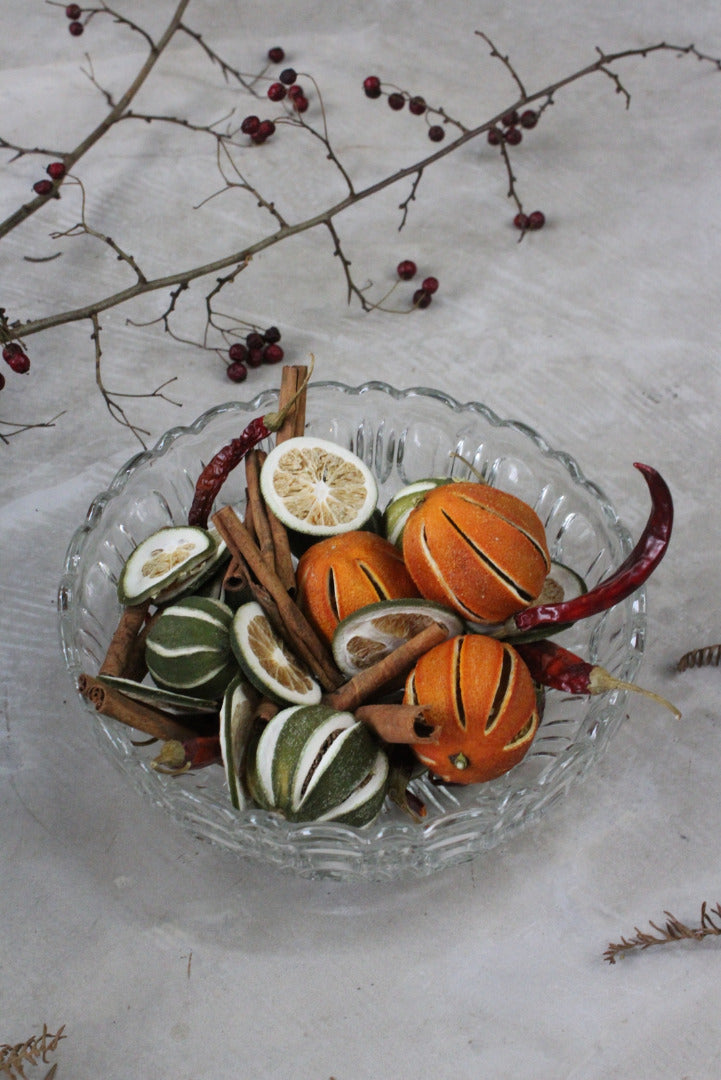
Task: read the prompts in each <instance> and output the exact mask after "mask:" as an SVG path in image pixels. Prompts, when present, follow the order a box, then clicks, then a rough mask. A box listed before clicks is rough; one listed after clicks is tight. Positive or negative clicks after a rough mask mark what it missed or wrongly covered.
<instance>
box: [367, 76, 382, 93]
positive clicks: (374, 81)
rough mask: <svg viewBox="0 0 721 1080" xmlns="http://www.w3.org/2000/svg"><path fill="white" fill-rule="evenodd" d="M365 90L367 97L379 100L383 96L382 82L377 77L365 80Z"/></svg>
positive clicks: (369, 77)
mask: <svg viewBox="0 0 721 1080" xmlns="http://www.w3.org/2000/svg"><path fill="white" fill-rule="evenodd" d="M363 89H364V90H365V95H366V97H369V98H379V97H380V96H381V81H380V79H379V78H378V76H377V75H369V76H368V77H367V78H366V79H364V80H363Z"/></svg>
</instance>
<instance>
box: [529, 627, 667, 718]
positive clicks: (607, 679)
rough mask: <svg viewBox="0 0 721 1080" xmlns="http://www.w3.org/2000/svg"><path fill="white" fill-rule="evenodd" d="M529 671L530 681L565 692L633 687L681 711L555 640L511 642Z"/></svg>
mask: <svg viewBox="0 0 721 1080" xmlns="http://www.w3.org/2000/svg"><path fill="white" fill-rule="evenodd" d="M513 647H514V648H515V649H516V651H517V652H518V653H519V655H520V656H521V659H522V660H523V661H524V663H525V664H526V667H527V668H528V670H529V671H530V672H531V676H532V678H533V681H534V682H536V683H540V685H541V686H548V687H550V688H551V689H553V690H563V691H564V692H565V693H567V694H605V693H606V692H607V691H609V690H632V691H633V692H634V693H637V694H643V695H644V697H648V698H651V699H652V700H653V701H656V702H658V704H659V705H663V706H665V708H667V709H670V710H671V712H672V713H674V715H675V716H676V717H680V716H681V713H680V712H679V710H678V709H677V708H676V706H675V705H672V704H671V702H670V701H666V699H665V698H662V697H660V696H659V695H658V694H655V693H654V692H653V691H652V690H644V689H642V688H641V687H640V686H636V684H635V683H629V682H624V681H623V680H622V679H617V678H616V677H615V676H614V675H611V673H610V672H609V671H606V669H605V668H603V667H600V666H599V665H598V664H589V663H588V661H586V660H583V659H582V658H581V657H580V656H577V655H576V653H573V652H571V651H570V650H569V649H565V648H564V647H563V645H559V644H558V642H556V641H547V640H546V639H545V638H543V639H541V640H539V641H522V642H521V641H519V642H516V643H514V646H513Z"/></svg>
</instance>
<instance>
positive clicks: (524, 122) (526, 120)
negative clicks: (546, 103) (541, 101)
mask: <svg viewBox="0 0 721 1080" xmlns="http://www.w3.org/2000/svg"><path fill="white" fill-rule="evenodd" d="M537 123H538V113H537V112H534V111H533V109H526V111H525V112H522V113H521V127H524V128H528V129H529V130H530V128H534V127H535V126H536V124H537Z"/></svg>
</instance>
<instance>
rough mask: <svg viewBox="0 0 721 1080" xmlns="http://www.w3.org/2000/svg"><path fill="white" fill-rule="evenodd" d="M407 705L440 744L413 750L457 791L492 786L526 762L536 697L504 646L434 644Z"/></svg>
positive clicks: (464, 640) (492, 642) (490, 641)
mask: <svg viewBox="0 0 721 1080" xmlns="http://www.w3.org/2000/svg"><path fill="white" fill-rule="evenodd" d="M404 701H405V702H406V703H407V704H412V705H423V706H425V707H426V708H427V709H428V720H429V722H430V723H433V724H436V725H438V726H439V727H440V737H439V740H438V742H437V743H423V744H418V745H417V746H415V747H414V748H413V749H414V752H415V754H416V756H417V757H418V759H419V760H420V761H421V762H422V763H423V764H424V765H426V766H427V767H428V768H429V769H430V771H431V772H432V773H433V774H434V775H435V776H439V777H440V778H441V779H442V780H446V781H448V782H451V783H456V784H475V783H479V782H481V781H486V780H493V779H495V777H497V776H501V775H503V773H505V772H508V770H509V769H511V768H512V767H513V766H514V765H516V764H518V762H519V761H520V760H521V759H522V758H523V757H524V755H525V754H526V751H527V750H528V748H529V747H530V745H531V743H532V741H533V737H534V735H535V734H536V730H537V728H538V723H539V716H538V705H537V701H536V690H535V686H534V684H533V679H532V678H531V674H530V672H529V670H528V668H527V667H526V665H525V664H524V663H523V661H522V660H521V658H520V656H519V655H518V653H517V652H516V650H515V649H514V648H513V647H512V646H511V645H509V644H508V642H505V641H498V640H497V639H496V638H490V637H485V636H483V635H482V634H466V635H461V636H459V637H455V638H449V639H448V641H444V642H442V643H441V644H440V645H436V647H435V648H433V649H431V650H430V651H429V652H427V653H425V654H424V655H423V656H422V657H421V658H420V660H419V661H418V662H417V664H416V666H415V668H414V669H413V671H412V672H411V674H410V675H409V676H408V679H407V681H406V689H405V695H404Z"/></svg>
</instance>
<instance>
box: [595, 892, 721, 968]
mask: <svg viewBox="0 0 721 1080" xmlns="http://www.w3.org/2000/svg"><path fill="white" fill-rule="evenodd" d="M664 915H665V916H666V922H665V923H664V925H663V926H658V925H657V924H656V923H654V922H649V926H650V927H651V929H652V930H654V931H655V933H649V932H648V931H647V930H639V928H638V927H637V926H635V927H634V931H635V933H634V935H633V937H630V938H625V937H622V938H621V940H620V941H619V942H612V943H611V944H610V945H609V946H608V948H607V949H606V951H605V953H604V954H603V958H604V960H608V962H609V964H615V963H616V958H617V957H619V956H626V955H627V953H629V952H632V951H633V950H634V949H641V950H643V949H648V948H650V947H651V946H652V945H667V944H669V942H672V941H702V940H703V939H704V938H707V937H721V904H716V906H715V907H713V908H711V909H709V907H708V905H707V904H706V902H705V901H704V903H703V904H702V905H701V918H700V920H699V925H698V926H686V925H685V923H682V922H681V921H680V919H677V918H676V916H675V915H672V914H671V913H670V912H669V911H664Z"/></svg>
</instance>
